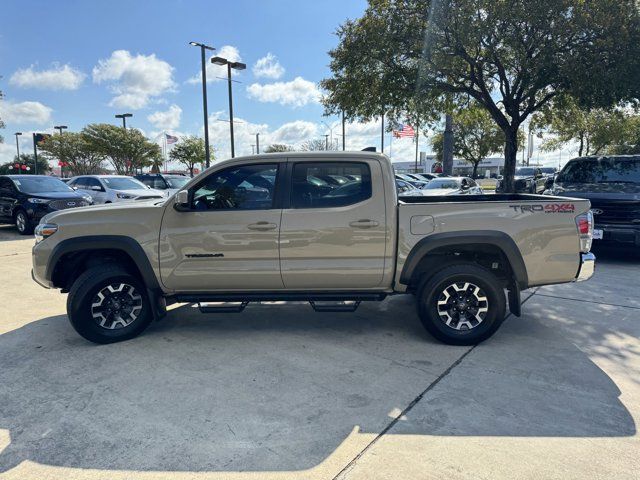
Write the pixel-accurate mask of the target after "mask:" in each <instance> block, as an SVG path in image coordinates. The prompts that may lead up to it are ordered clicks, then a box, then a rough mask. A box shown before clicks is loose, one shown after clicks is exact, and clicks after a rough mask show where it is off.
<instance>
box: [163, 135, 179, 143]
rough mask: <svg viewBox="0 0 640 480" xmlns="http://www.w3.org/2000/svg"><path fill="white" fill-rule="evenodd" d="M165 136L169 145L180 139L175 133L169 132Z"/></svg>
mask: <svg viewBox="0 0 640 480" xmlns="http://www.w3.org/2000/svg"><path fill="white" fill-rule="evenodd" d="M164 136H165V138H166V140H167V145H172V144H174V143H176V142H177V141H178V137H174V136H173V135H169V134H168V133H165V134H164Z"/></svg>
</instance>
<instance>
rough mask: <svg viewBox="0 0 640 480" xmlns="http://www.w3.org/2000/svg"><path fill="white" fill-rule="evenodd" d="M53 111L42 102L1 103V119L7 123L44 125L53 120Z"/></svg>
mask: <svg viewBox="0 0 640 480" xmlns="http://www.w3.org/2000/svg"><path fill="white" fill-rule="evenodd" d="M52 111H53V110H52V109H51V108H49V107H47V106H46V105H43V104H42V103H40V102H18V103H14V102H0V118H2V119H3V120H4V121H5V122H6V123H17V124H26V123H35V124H36V125H43V124H46V123H49V121H50V120H51V112H52Z"/></svg>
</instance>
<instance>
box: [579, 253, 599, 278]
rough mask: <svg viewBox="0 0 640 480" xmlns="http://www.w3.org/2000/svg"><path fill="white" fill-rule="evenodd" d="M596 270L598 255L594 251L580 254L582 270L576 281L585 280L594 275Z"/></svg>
mask: <svg viewBox="0 0 640 480" xmlns="http://www.w3.org/2000/svg"><path fill="white" fill-rule="evenodd" d="M595 270H596V256H595V255H594V254H593V253H583V254H581V255H580V270H578V276H577V277H576V282H584V281H586V280H589V279H590V278H591V277H593V274H594V272H595Z"/></svg>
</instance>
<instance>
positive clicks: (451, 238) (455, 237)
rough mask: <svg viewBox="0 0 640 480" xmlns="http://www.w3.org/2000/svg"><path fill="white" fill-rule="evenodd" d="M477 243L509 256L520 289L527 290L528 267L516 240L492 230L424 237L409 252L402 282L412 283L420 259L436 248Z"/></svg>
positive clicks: (403, 269) (401, 276)
mask: <svg viewBox="0 0 640 480" xmlns="http://www.w3.org/2000/svg"><path fill="white" fill-rule="evenodd" d="M477 244H481V245H491V246H494V247H498V248H499V249H500V250H501V251H502V252H503V253H504V255H505V256H506V257H507V260H508V261H509V264H510V265H511V270H513V273H514V276H515V281H516V282H517V285H518V287H519V289H521V290H525V289H526V288H528V286H529V277H528V275H527V267H526V266H525V264H524V260H523V258H522V254H521V253H520V249H519V248H518V246H517V245H516V242H514V240H513V238H511V237H510V236H509V235H507V234H506V233H503V232H496V231H491V230H472V231H462V232H446V233H436V234H433V235H429V236H427V237H425V238H423V239H422V240H420V241H419V242H418V243H416V244H415V245H414V246H413V248H412V249H411V252H409V255H408V257H407V260H406V261H405V263H404V266H403V268H402V273H401V275H400V283H402V284H404V285H408V284H410V283H411V279H412V277H413V273H414V272H415V270H416V268H417V267H418V265H419V264H420V261H421V260H422V259H423V258H424V257H425V256H426V255H428V254H429V253H430V252H431V251H433V250H435V249H436V248H441V247H446V246H449V245H477Z"/></svg>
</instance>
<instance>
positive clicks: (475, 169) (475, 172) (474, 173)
mask: <svg viewBox="0 0 640 480" xmlns="http://www.w3.org/2000/svg"><path fill="white" fill-rule="evenodd" d="M479 164H480V162H473V173H472V174H471V178H473V179H474V180H475V178H476V177H477V176H478V165H479Z"/></svg>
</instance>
